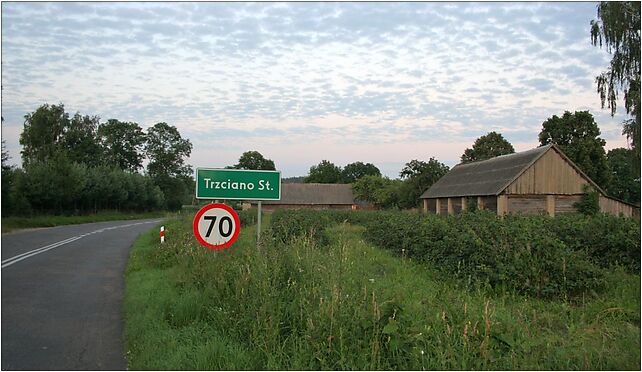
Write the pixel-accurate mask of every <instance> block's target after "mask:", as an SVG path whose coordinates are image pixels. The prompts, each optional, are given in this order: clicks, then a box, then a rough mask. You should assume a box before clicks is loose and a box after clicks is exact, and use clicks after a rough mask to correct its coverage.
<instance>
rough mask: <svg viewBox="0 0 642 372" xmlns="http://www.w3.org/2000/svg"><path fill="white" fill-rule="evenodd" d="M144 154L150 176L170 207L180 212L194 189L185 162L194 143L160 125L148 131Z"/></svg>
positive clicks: (169, 127) (172, 128) (190, 170)
mask: <svg viewBox="0 0 642 372" xmlns="http://www.w3.org/2000/svg"><path fill="white" fill-rule="evenodd" d="M145 152H146V153H147V156H148V158H149V164H148V165H147V173H148V174H149V176H150V177H151V178H152V179H153V180H154V182H155V183H156V185H158V187H160V189H161V190H162V191H163V194H164V195H165V203H166V204H167V208H169V209H170V210H178V209H180V208H181V205H182V204H183V203H185V202H188V199H189V195H190V193H191V191H192V190H193V187H192V185H193V183H194V181H193V178H192V167H191V166H189V165H188V164H186V163H185V158H188V157H189V156H190V154H191V153H192V143H191V142H190V141H189V140H188V139H184V138H182V137H181V134H180V133H179V132H178V129H176V127H174V126H171V125H169V124H167V123H158V124H156V125H154V126H153V127H151V128H149V129H148V130H147V143H146V145H145Z"/></svg>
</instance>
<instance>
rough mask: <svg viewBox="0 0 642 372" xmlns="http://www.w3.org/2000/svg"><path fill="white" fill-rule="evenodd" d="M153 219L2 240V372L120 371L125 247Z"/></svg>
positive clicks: (55, 229) (29, 233)
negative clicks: (21, 371) (18, 371)
mask: <svg viewBox="0 0 642 372" xmlns="http://www.w3.org/2000/svg"><path fill="white" fill-rule="evenodd" d="M159 222H160V220H159V219H154V220H136V221H110V222H98V223H90V224H82V225H70V226H59V227H53V228H46V229H35V230H29V231H22V232H17V233H9V234H3V235H2V249H1V252H2V362H1V364H2V369H3V370H97V369H101V370H124V369H126V368H127V364H126V361H125V357H124V356H123V343H122V338H123V302H122V301H123V292H124V288H125V280H124V273H125V266H126V264H127V257H128V254H129V248H130V247H131V245H132V243H133V242H134V240H135V239H136V237H137V236H138V235H139V234H140V233H141V232H144V231H147V230H149V229H151V228H152V227H154V226H155V224H157V223H159Z"/></svg>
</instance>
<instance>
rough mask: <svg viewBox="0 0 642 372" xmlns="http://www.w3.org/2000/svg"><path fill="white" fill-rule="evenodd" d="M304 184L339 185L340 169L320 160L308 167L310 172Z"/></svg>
mask: <svg viewBox="0 0 642 372" xmlns="http://www.w3.org/2000/svg"><path fill="white" fill-rule="evenodd" d="M305 182H306V183H340V182H341V168H339V167H337V166H336V165H334V164H333V163H331V162H329V161H327V160H322V161H321V162H320V163H319V164H317V165H313V166H311V167H310V172H309V173H308V176H307V177H306V178H305Z"/></svg>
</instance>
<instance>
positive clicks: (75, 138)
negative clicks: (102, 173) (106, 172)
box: [62, 113, 105, 166]
mask: <svg viewBox="0 0 642 372" xmlns="http://www.w3.org/2000/svg"><path fill="white" fill-rule="evenodd" d="M98 121H99V118H98V117H97V116H92V117H90V116H88V115H85V116H82V115H80V114H79V113H76V114H75V115H74V117H73V118H71V120H70V121H69V125H68V127H67V128H65V132H64V135H63V137H62V148H63V151H64V153H65V154H66V155H67V157H68V158H69V160H71V161H72V162H74V163H78V164H85V165H87V166H96V165H98V164H102V163H104V160H105V159H104V158H103V151H102V148H101V146H100V143H99V142H98V138H97V133H96V131H97V129H98Z"/></svg>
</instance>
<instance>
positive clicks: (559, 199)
mask: <svg viewBox="0 0 642 372" xmlns="http://www.w3.org/2000/svg"><path fill="white" fill-rule="evenodd" d="M581 200H582V195H557V196H556V197H555V214H556V215H557V214H564V213H573V212H577V209H576V208H575V207H574V206H573V204H575V203H577V202H579V201H581Z"/></svg>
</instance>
